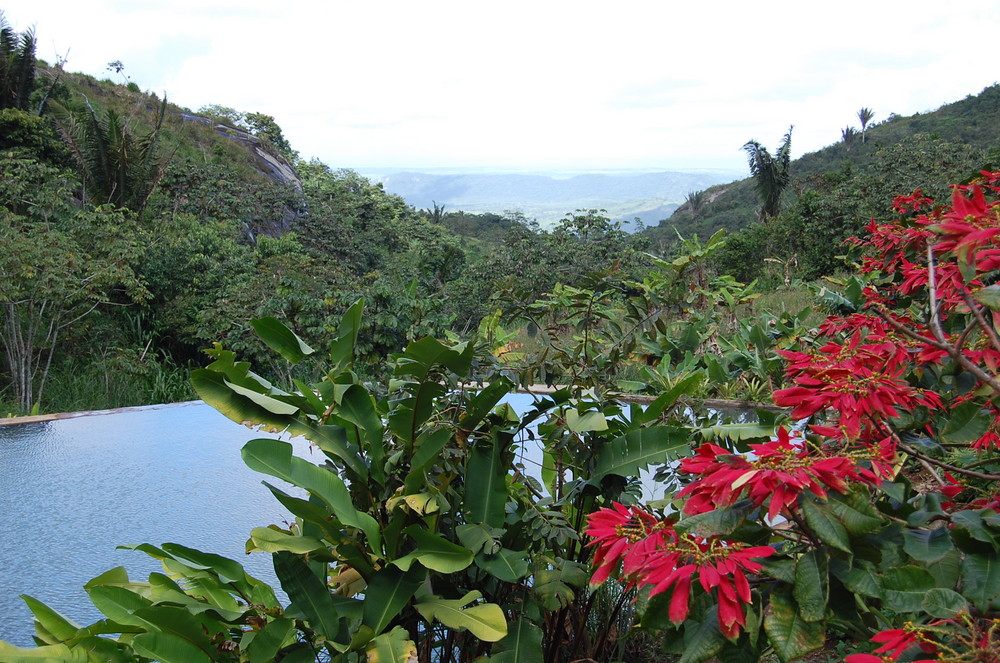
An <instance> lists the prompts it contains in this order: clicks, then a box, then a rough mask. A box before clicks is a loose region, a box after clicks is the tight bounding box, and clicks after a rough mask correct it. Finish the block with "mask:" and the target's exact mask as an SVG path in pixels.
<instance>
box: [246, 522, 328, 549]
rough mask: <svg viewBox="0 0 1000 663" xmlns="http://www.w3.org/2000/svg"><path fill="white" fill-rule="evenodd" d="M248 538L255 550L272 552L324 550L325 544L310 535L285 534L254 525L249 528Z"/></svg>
mask: <svg viewBox="0 0 1000 663" xmlns="http://www.w3.org/2000/svg"><path fill="white" fill-rule="evenodd" d="M250 540H251V541H253V545H254V547H255V548H257V550H261V551H263V552H268V553H273V552H278V551H279V550H287V551H288V552H293V553H297V554H299V555H304V554H306V553H310V552H313V551H315V550H323V551H325V550H326V546H325V545H324V544H323V543H322V542H320V541H317V540H316V539H314V538H312V537H310V536H295V535H293V534H285V533H284V532H279V531H278V530H275V529H272V528H270V527H254V528H253V529H252V530H250Z"/></svg>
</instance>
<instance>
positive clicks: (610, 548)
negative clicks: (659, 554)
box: [586, 502, 664, 585]
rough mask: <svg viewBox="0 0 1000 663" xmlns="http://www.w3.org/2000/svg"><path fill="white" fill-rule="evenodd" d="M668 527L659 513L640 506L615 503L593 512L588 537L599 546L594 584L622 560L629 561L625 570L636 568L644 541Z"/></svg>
mask: <svg viewBox="0 0 1000 663" xmlns="http://www.w3.org/2000/svg"><path fill="white" fill-rule="evenodd" d="M663 527H664V524H663V523H662V522H661V521H659V520H658V519H657V518H656V516H654V515H653V514H651V513H649V512H648V511H645V510H644V509H641V508H639V507H637V506H632V507H626V506H624V505H623V504H619V503H618V502H614V503H613V505H612V508H610V509H601V510H600V511H597V512H595V513H592V514H590V517H589V518H588V519H587V530H586V534H587V536H590V537H591V538H593V539H594V540H593V541H591V543H590V545H592V546H596V547H597V552H595V553H594V561H593V565H594V569H595V570H594V575H593V577H592V578H591V579H590V582H591V584H593V585H599V584H601V583H602V582H604V581H605V580H607V579H608V576H609V575H610V574H611V572H612V571H614V570H615V567H616V566H618V563H619V562H624V563H625V567H626V568H625V572H626V573H629V572H630V570H629V569H630V568H631V569H634V568H636V567H637V566H638V564H637V563H636V562H635V561H634V560H635V559H636V557H635V556H636V555H640V556H641V555H642V554H643V549H642V546H641V545H638V544H641V543H643V542H647V541H648V540H649V539H650V535H652V534H654V533H655V532H656V531H657V530H660V529H662V528H663Z"/></svg>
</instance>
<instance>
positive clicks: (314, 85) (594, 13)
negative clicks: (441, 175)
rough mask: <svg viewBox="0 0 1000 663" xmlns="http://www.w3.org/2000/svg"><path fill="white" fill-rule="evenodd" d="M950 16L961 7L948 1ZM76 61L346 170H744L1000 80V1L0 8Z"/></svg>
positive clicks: (210, 2)
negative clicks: (761, 152) (750, 160)
mask: <svg viewBox="0 0 1000 663" xmlns="http://www.w3.org/2000/svg"><path fill="white" fill-rule="evenodd" d="M949 5H950V7H949ZM0 9H2V10H3V12H4V13H5V15H6V18H7V21H8V23H9V24H11V25H12V26H13V27H14V29H15V30H18V31H21V30H24V29H27V28H30V27H32V26H33V27H34V29H35V33H36V37H37V38H38V56H39V57H40V58H42V59H45V60H46V61H48V62H50V63H51V62H55V61H56V59H57V57H63V58H65V59H66V68H67V69H68V70H70V71H78V72H83V73H86V74H90V75H93V76H96V77H98V78H111V79H112V80H116V81H119V82H121V81H122V76H121V75H119V74H115V73H114V72H111V71H109V70H108V68H107V67H108V63H110V62H112V61H115V60H117V61H120V62H121V63H122V64H123V65H124V70H123V74H124V75H126V76H128V78H129V79H130V80H132V81H133V82H135V83H136V84H137V85H139V87H140V88H142V89H143V90H149V91H152V92H156V93H157V94H161V95H162V94H163V93H165V94H166V95H167V97H168V98H169V100H170V101H171V102H173V103H176V104H179V105H181V106H184V107H187V108H189V109H191V110H194V111H197V110H198V109H199V108H201V107H203V106H207V105H211V104H217V105H222V106H228V107H231V108H234V109H236V110H238V111H245V112H258V113H264V114H267V115H271V116H273V117H274V118H275V120H276V121H277V123H278V124H279V125H280V126H281V127H282V129H283V131H284V133H285V136H286V138H288V140H289V141H290V142H291V144H292V147H293V148H294V149H296V150H298V151H299V152H300V154H301V155H302V157H304V158H313V157H315V158H318V159H319V160H321V161H323V162H324V163H326V164H328V165H330V166H332V167H334V168H353V169H356V170H359V171H361V172H366V171H372V170H376V169H389V170H391V169H421V168H425V169H430V168H475V169H480V170H485V171H518V170H522V171H538V172H542V171H560V170H561V171H567V172H569V171H603V170H620V169H637V170H638V169H644V170H660V169H662V170H682V169H683V170H695V169H722V170H727V171H742V172H745V171H746V169H747V168H746V156H745V154H744V153H743V152H742V151H741V149H740V148H741V146H742V145H743V144H744V143H746V142H747V141H748V140H750V139H754V140H757V141H759V142H760V143H762V144H763V145H764V146H765V147H768V148H769V149H771V150H774V149H776V148H777V145H778V144H779V143H780V141H781V138H782V136H783V135H784V134H785V132H786V131H787V130H788V128H789V126H791V125H794V127H795V128H794V132H793V134H792V148H793V149H792V155H793V157H798V156H801V155H802V154H805V153H807V152H813V151H815V150H818V149H820V148H822V147H824V146H826V145H829V144H832V143H834V142H836V141H838V140H840V137H841V131H842V130H843V129H844V128H845V127H847V126H854V127H855V128H858V127H859V126H860V125H859V122H858V118H857V114H858V111H859V110H860V109H861V108H862V107H867V108H870V109H872V110H873V111H874V112H875V116H874V119H873V120H872V122H875V123H877V122H879V121H882V120H885V119H886V118H887V117H888V116H889V114H890V113H896V114H899V115H910V114H913V113H916V112H925V111H930V110H934V109H936V108H938V107H940V106H941V105H943V104H945V103H949V102H952V101H957V100H959V99H962V98H964V97H966V96H967V95H970V94H977V93H979V92H980V91H981V90H982V89H983V88H985V87H987V86H989V85H992V84H994V83H996V82H997V81H998V80H1000V69H997V68H996V67H995V64H996V62H997V59H996V38H997V35H998V34H1000V0H985V1H980V2H976V3H971V2H961V3H946V2H942V1H941V0H929V1H928V0H906V1H899V0H869V1H867V2H856V1H853V0H845V1H840V2H830V1H827V0H814V1H812V2H805V1H803V0H796V1H794V2H786V1H784V0H780V1H771V0H758V2H748V1H747V0H738V1H737V0H714V1H713V2H704V1H697V0H688V1H687V2H684V3H680V2H676V1H674V0H655V1H654V0H641V1H640V0H614V2H612V1H610V0H605V1H604V2H590V1H589V0H573V1H567V2H564V1H562V0H531V1H524V0H505V1H504V2H483V1H477V0H462V1H452V0H422V1H417V0H379V1H377V2H376V1H373V0H351V1H350V2H346V1H342V0H284V1H280V0H267V1H262V0H85V1H83V0H0Z"/></svg>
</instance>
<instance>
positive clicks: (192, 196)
mask: <svg viewBox="0 0 1000 663" xmlns="http://www.w3.org/2000/svg"><path fill="white" fill-rule="evenodd" d="M0 28H2V30H3V31H4V32H3V34H4V40H3V42H2V48H3V49H4V52H3V53H0V56H2V59H0V62H2V63H4V68H3V69H2V70H0V105H2V109H0V167H2V172H3V178H2V180H0V275H2V278H3V281H4V284H5V287H4V289H3V291H2V292H0V304H2V308H0V317H2V320H0V322H2V323H3V324H2V327H0V328H2V330H3V331H2V332H0V340H2V343H3V349H4V361H3V364H2V365H0V410H2V411H3V412H4V413H7V412H22V413H24V412H28V411H29V410H31V409H32V408H36V409H40V410H41V411H53V410H74V409H86V408H93V407H109V406H120V405H129V404H137V403H148V402H164V401H171V400H180V399H184V398H189V397H192V394H191V392H190V388H189V387H188V383H187V368H188V367H189V366H196V365H200V364H202V363H204V361H205V356H204V354H203V352H202V350H203V348H205V347H208V346H211V344H212V343H213V342H216V341H221V342H223V343H224V344H225V345H226V347H227V348H231V349H234V350H236V351H238V352H240V353H241V354H242V355H245V356H251V357H252V356H257V353H258V352H260V351H261V349H262V348H263V346H262V345H261V344H260V342H259V341H258V340H256V337H254V336H253V335H252V333H251V330H250V324H249V322H250V320H251V319H253V318H258V317H261V316H268V315H271V316H275V317H278V318H280V319H282V320H284V321H286V322H287V323H288V324H289V325H290V326H291V327H292V328H293V329H294V330H295V331H296V332H297V333H299V334H301V335H302V336H303V337H304V338H306V339H307V340H308V342H310V343H314V344H316V345H317V346H318V347H323V346H325V345H328V344H329V343H330V342H331V339H332V336H331V335H332V333H333V331H332V330H333V329H335V328H336V324H337V322H338V320H339V317H340V315H341V313H342V311H343V310H345V309H346V308H347V307H348V306H349V305H350V304H351V303H352V302H354V301H355V300H356V299H358V298H360V297H364V298H365V300H366V302H367V304H366V310H367V315H366V317H365V327H364V329H363V330H362V332H361V340H360V349H361V355H362V356H363V357H377V358H382V357H385V356H386V355H387V354H389V353H391V352H395V351H398V350H400V349H401V348H402V347H403V346H404V345H405V344H406V343H407V342H408V341H410V340H412V339H414V338H417V337H419V336H422V335H424V334H437V335H440V334H443V333H445V332H446V331H449V330H455V331H462V330H469V329H474V328H475V327H476V326H477V325H478V323H479V319H480V318H481V317H482V315H483V314H484V313H485V312H486V310H487V308H488V300H489V297H490V295H491V294H492V293H494V292H495V291H497V289H498V288H499V287H500V286H501V285H502V284H504V283H505V282H506V281H507V280H508V279H510V278H511V277H512V276H514V275H517V280H518V288H519V293H520V294H521V295H522V296H525V297H531V296H532V295H533V294H535V295H537V294H540V293H542V292H546V291H548V290H551V288H552V287H553V285H554V284H555V283H556V282H557V281H564V282H573V281H574V280H575V279H578V278H580V276H581V275H582V274H586V273H587V272H589V271H591V270H594V269H605V268H608V267H610V266H611V265H613V264H614V265H618V267H619V268H620V269H624V268H625V267H626V266H628V265H630V264H633V263H636V264H637V262H638V261H639V258H638V257H634V256H638V255H639V254H638V251H639V250H640V249H641V248H643V241H644V240H643V239H642V238H640V237H631V236H629V235H627V234H626V233H625V232H623V231H622V230H621V229H620V228H619V227H618V225H617V224H614V223H612V222H611V221H610V220H609V219H608V218H607V217H605V216H604V215H603V213H601V212H599V211H596V210H594V211H580V212H579V213H573V214H568V215H567V216H566V219H565V220H564V221H563V222H562V223H560V224H558V225H557V227H555V228H554V229H552V230H551V231H542V230H540V229H539V228H538V227H536V226H534V225H532V223H531V222H529V220H527V219H525V218H523V217H520V216H515V217H513V218H507V217H503V216H498V215H495V214H482V215H476V214H467V213H456V212H450V211H446V210H444V209H441V208H435V209H431V210H419V209H416V208H414V207H412V206H409V205H407V204H406V203H405V202H404V201H403V199H402V198H400V197H398V196H394V195H390V194H388V193H386V192H385V190H384V189H383V187H382V186H381V185H379V184H376V183H373V182H371V181H369V180H368V179H366V178H364V177H362V176H360V175H358V174H357V173H355V172H352V171H347V170H333V169H331V168H330V167H328V166H327V165H325V164H323V163H320V162H318V161H315V160H314V161H304V160H302V159H300V158H299V156H298V154H297V152H296V151H295V150H294V149H293V148H292V146H291V145H289V144H288V141H287V140H286V139H285V138H284V136H283V134H282V131H281V128H280V126H279V125H278V123H277V122H276V121H275V119H274V118H273V117H270V116H267V115H263V114H260V113H254V112H243V111H237V110H235V109H232V108H228V107H226V106H224V105H220V104H215V105H207V106H205V107H204V108H201V109H197V110H196V111H192V110H190V109H186V108H179V107H177V106H175V105H173V104H171V103H169V100H168V99H166V98H160V97H159V96H158V95H157V94H155V93H151V92H144V91H142V90H141V89H140V87H139V85H138V84H137V83H135V82H132V81H129V80H127V79H125V78H124V76H122V75H121V69H120V63H110V64H109V67H108V70H109V76H116V75H117V77H118V78H121V79H122V80H121V84H119V83H116V82H114V81H112V80H110V78H109V79H105V80H96V79H94V78H92V77H89V76H84V75H81V74H74V73H71V72H67V71H64V70H63V68H62V67H60V66H58V65H49V64H47V63H44V62H39V61H36V59H35V36H34V34H33V33H30V32H28V33H23V34H17V33H15V32H14V31H13V30H12V29H11V28H10V27H9V26H7V25H6V24H0ZM116 65H117V66H116ZM566 212H573V210H566ZM622 273H623V274H624V273H625V272H624V271H623V272H622Z"/></svg>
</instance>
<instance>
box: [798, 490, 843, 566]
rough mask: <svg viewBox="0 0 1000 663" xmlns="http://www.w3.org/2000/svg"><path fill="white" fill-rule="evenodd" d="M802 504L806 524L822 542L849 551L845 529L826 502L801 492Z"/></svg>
mask: <svg viewBox="0 0 1000 663" xmlns="http://www.w3.org/2000/svg"><path fill="white" fill-rule="evenodd" d="M799 502H800V504H801V505H802V515H803V516H804V517H805V521H806V525H808V526H809V529H811V530H812V532H813V534H815V535H816V537H817V538H819V540H820V541H822V542H823V543H825V544H827V545H829V546H833V547H834V548H837V549H838V550H843V551H844V552H848V553H849V552H851V541H850V538H849V537H848V535H847V529H846V528H845V527H844V525H843V524H842V523H841V522H840V519H839V518H837V516H836V514H834V513H833V511H832V510H831V509H830V506H829V504H828V503H826V502H821V501H819V500H818V499H816V498H815V497H812V496H811V495H810V494H805V493H803V494H802V497H801V498H800V500H799Z"/></svg>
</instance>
